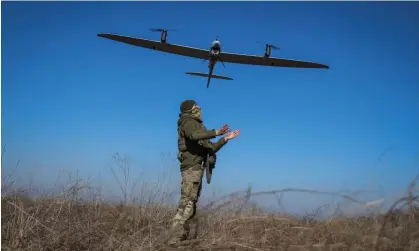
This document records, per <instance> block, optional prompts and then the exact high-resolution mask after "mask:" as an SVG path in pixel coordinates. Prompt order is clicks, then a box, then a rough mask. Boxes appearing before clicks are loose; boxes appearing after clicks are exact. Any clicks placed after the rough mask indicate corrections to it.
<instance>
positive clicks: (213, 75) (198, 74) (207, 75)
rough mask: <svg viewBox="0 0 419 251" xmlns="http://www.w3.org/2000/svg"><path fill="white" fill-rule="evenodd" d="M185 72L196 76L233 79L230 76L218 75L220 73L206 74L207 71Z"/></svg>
mask: <svg viewBox="0 0 419 251" xmlns="http://www.w3.org/2000/svg"><path fill="white" fill-rule="evenodd" d="M186 74H188V75H192V76H198V77H205V78H208V77H211V78H216V79H223V80H233V79H232V78H230V77H226V76H220V75H215V74H211V75H209V74H207V73H201V72H186Z"/></svg>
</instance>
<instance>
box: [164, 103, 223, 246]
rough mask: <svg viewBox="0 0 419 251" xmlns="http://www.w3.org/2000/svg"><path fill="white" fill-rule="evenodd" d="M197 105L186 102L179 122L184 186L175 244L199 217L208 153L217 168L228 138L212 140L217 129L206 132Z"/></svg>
mask: <svg viewBox="0 0 419 251" xmlns="http://www.w3.org/2000/svg"><path fill="white" fill-rule="evenodd" d="M194 104H195V101H193V100H186V101H184V102H183V103H182V105H181V114H180V115H179V117H180V118H179V120H178V148H179V156H178V159H179V161H180V170H181V176H182V183H181V198H180V200H179V205H178V209H177V213H176V215H175V217H174V218H173V225H172V228H173V229H174V231H173V236H172V237H173V238H172V240H171V243H174V242H177V241H182V240H185V239H186V238H187V236H188V234H189V222H190V220H191V219H192V218H193V217H194V216H195V213H196V203H197V202H198V199H199V197H200V193H201V188H202V177H203V175H204V169H203V162H204V161H205V159H206V157H207V154H209V155H210V156H211V159H212V162H213V163H212V165H213V166H215V159H216V155H215V154H216V152H217V151H218V150H220V149H221V148H222V147H223V146H224V145H225V144H226V143H227V141H226V140H225V139H224V138H221V139H220V140H218V141H217V142H216V143H212V142H211V141H210V139H211V138H215V137H216V130H206V128H205V126H204V125H203V124H202V122H203V121H202V118H201V114H200V110H198V111H197V110H191V108H192V106H193V105H194Z"/></svg>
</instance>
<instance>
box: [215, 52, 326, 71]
mask: <svg viewBox="0 0 419 251" xmlns="http://www.w3.org/2000/svg"><path fill="white" fill-rule="evenodd" d="M220 54H221V55H220V59H221V60H222V61H223V62H229V63H235V64H249V65H262V66H276V67H294V68H325V69H329V66H327V65H324V64H319V63H313V62H305V61H301V60H293V59H285V58H273V57H263V56H255V55H245V54H236V53H228V52H221V53H220Z"/></svg>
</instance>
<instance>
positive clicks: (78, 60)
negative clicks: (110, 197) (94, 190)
mask: <svg viewBox="0 0 419 251" xmlns="http://www.w3.org/2000/svg"><path fill="white" fill-rule="evenodd" d="M417 13H419V5H418V3H400V2H397V3H396V2H392V3H390V2H386V3H366V2H365V3H364V2H356V3H354V2H341V3H328V2H322V3H302V2H295V3H284V2H275V3H274V2H271V3H259V2H253V3H250V2H246V3H245V2H242V3H238V2H237V3H233V2H229V3H226V2H206V3H204V2H195V3H189V2H182V3H180V2H178V3H167V2H166V3H162V2H155V3H150V2H147V3H146V2H125V3H117V2H113V3H111V2H106V3H104V2H102V3H99V2H89V3H86V2H84V3H81V2H66V3H60V2H43V3H17V2H7V3H2V20H1V21H2V145H4V144H6V145H7V153H6V155H5V161H6V162H5V163H6V164H5V166H3V167H2V171H3V172H7V171H10V170H11V169H12V167H14V165H13V163H15V162H16V161H17V160H20V161H21V163H20V167H19V168H20V169H19V175H20V177H24V176H25V175H27V174H28V173H29V172H31V173H32V174H33V175H34V177H36V179H37V180H38V182H41V183H42V182H43V181H45V182H46V181H47V180H49V179H51V180H54V179H55V177H56V175H57V173H58V172H59V170H60V169H65V170H69V171H72V170H73V171H74V170H76V169H79V170H80V174H81V175H85V176H87V175H90V176H92V177H93V176H95V175H96V176H97V175H98V173H99V172H100V173H101V178H102V179H110V180H112V178H111V173H110V171H109V160H110V158H111V156H112V154H114V153H115V152H117V151H118V152H120V153H121V154H126V155H129V156H130V157H131V158H132V159H133V161H134V163H135V169H134V170H133V171H132V172H133V173H135V174H137V175H139V173H140V170H143V171H144V170H145V171H146V172H147V173H149V174H150V176H147V177H148V179H152V178H153V177H155V176H156V173H157V172H160V170H161V168H162V167H161V165H162V163H163V162H164V163H166V162H167V163H170V164H171V165H174V166H173V167H172V169H173V170H172V171H171V175H172V179H173V180H174V181H175V182H178V180H179V176H180V175H179V172H178V163H176V162H175V161H173V160H170V161H162V158H161V153H170V154H171V156H172V159H173V157H174V155H175V153H176V151H177V134H176V122H177V119H178V112H179V105H180V102H181V101H182V100H184V99H190V98H192V99H195V100H197V101H198V102H199V104H200V105H201V106H202V108H203V116H204V120H205V123H206V125H207V127H209V128H215V127H219V126H221V125H222V124H224V123H229V124H230V125H231V127H232V128H233V129H235V128H239V129H241V132H242V133H241V135H240V137H239V138H237V139H235V140H234V141H232V142H230V143H229V144H228V145H227V146H226V147H225V148H224V149H223V150H222V151H221V152H220V154H219V161H218V166H217V169H216V171H215V174H214V177H213V180H214V185H213V186H214V187H216V186H217V187H220V189H221V191H222V193H225V192H228V191H232V190H237V189H244V188H245V187H246V186H247V185H248V184H252V185H253V186H254V187H255V189H257V190H264V189H275V188H284V187H300V188H314V189H321V190H338V189H366V188H374V189H376V188H377V187H378V186H381V187H382V189H383V191H384V192H385V193H391V192H394V191H400V189H404V188H405V186H406V185H407V183H408V182H409V181H410V179H411V178H412V177H413V176H414V175H415V174H417V173H418V172H419V165H418V164H419V163H418V153H419V116H418V115H419V57H418V56H419V33H418V30H419V16H418V15H417ZM152 27H162V28H173V29H179V31H177V32H169V37H168V40H169V42H172V43H176V44H184V45H189V46H194V47H200V48H208V47H209V45H210V43H211V42H212V41H213V40H214V39H215V37H216V36H217V35H218V36H219V39H220V41H221V43H222V48H223V50H224V51H228V52H237V53H248V54H260V55H262V54H263V52H264V45H263V44H258V43H256V41H258V40H261V41H267V42H270V43H273V44H275V45H277V46H279V47H281V50H280V51H275V52H274V56H279V57H285V58H292V59H301V60H308V61H314V62H319V63H324V64H327V65H330V67H331V69H330V70H311V69H290V68H270V67H259V66H246V65H234V64H226V67H227V68H223V67H222V65H217V67H216V70H215V72H216V73H217V74H221V75H226V76H230V77H233V78H234V80H233V81H222V80H218V81H217V80H213V81H212V85H211V88H210V89H206V88H205V83H206V80H205V79H204V78H198V77H194V76H188V75H186V74H185V73H184V72H186V71H201V72H202V71H206V70H207V63H204V64H203V63H202V62H201V60H197V59H192V58H184V57H181V56H177V55H170V54H165V53H160V52H155V51H149V50H146V49H142V48H138V47H134V46H129V45H126V44H122V43H117V42H114V41H111V40H106V39H103V38H99V37H97V36H96V34H97V33H116V34H122V35H128V36H138V37H144V38H149V39H156V40H158V39H159V36H160V34H159V33H151V32H150V31H148V28H152ZM387 149H390V150H388V152H387V153H386V154H385V155H384V156H383V157H382V159H381V160H380V162H379V163H377V164H374V163H375V162H376V161H377V159H378V158H379V156H380V155H381V154H382V153H383V152H385V151H386V150H387ZM164 163H163V164H164ZM104 177H105V178H104ZM208 188H210V187H208V186H207V185H206V186H205V189H207V190H206V191H208Z"/></svg>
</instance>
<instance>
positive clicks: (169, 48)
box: [97, 34, 209, 59]
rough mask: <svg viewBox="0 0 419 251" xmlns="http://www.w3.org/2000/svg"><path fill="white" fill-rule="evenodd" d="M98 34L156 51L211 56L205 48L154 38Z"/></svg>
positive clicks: (192, 55)
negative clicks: (154, 39)
mask: <svg viewBox="0 0 419 251" xmlns="http://www.w3.org/2000/svg"><path fill="white" fill-rule="evenodd" d="M97 36H98V37H103V38H107V39H111V40H115V41H118V42H122V43H126V44H130V45H135V46H139V47H143V48H147V49H152V50H156V51H162V52H167V53H172V54H177V55H182V56H186V57H192V58H200V59H207V58H208V57H209V52H208V50H203V49H199V48H193V47H188V46H183V45H176V44H169V43H161V42H159V41H153V40H148V39H143V38H135V37H127V36H121V35H114V34H98V35H97Z"/></svg>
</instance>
